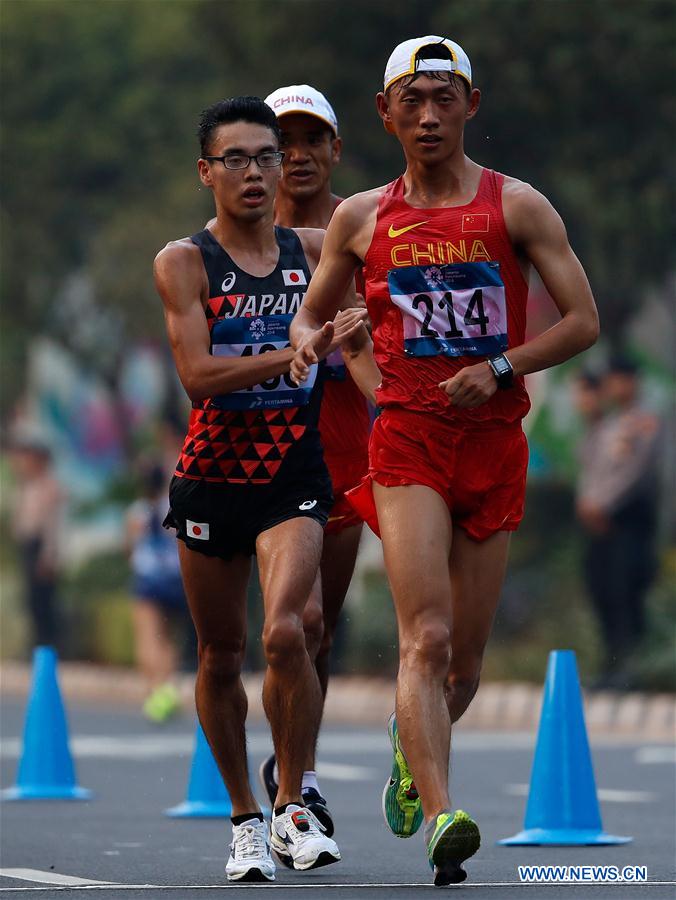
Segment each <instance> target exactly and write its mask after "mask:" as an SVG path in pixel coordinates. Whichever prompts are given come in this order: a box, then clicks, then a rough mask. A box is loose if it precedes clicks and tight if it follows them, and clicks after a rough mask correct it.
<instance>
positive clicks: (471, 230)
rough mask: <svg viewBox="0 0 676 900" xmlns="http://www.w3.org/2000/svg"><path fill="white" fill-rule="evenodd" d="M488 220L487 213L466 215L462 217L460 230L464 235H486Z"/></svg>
mask: <svg viewBox="0 0 676 900" xmlns="http://www.w3.org/2000/svg"><path fill="white" fill-rule="evenodd" d="M490 220H491V218H490V215H489V214H488V213H468V214H467V215H464V216H463V217H462V230H463V232H464V233H465V234H486V233H487V231H488V226H489V224H490Z"/></svg>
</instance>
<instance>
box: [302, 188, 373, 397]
mask: <svg viewBox="0 0 676 900" xmlns="http://www.w3.org/2000/svg"><path fill="white" fill-rule="evenodd" d="M363 206H364V201H363V195H359V196H357V197H351V198H350V199H349V200H345V201H344V202H343V203H341V205H340V206H339V207H338V209H337V210H336V211H335V213H334V214H333V218H332V219H331V222H330V223H329V227H328V229H327V232H326V236H325V238H324V244H323V247H322V251H321V258H320V261H319V265H318V266H317V269H316V271H315V272H314V274H313V276H312V281H311V282H310V287H309V290H308V292H307V294H306V295H305V298H304V300H303V303H302V304H301V307H300V309H299V310H298V313H297V314H296V316H295V318H294V320H293V322H292V323H291V329H290V332H289V334H290V340H291V344H292V346H293V347H295V348H296V351H297V352H296V355H295V357H294V360H293V363H292V365H291V375H292V377H293V378H294V380H295V381H296V382H297V383H300V382H302V381H305V379H306V378H307V375H308V372H309V367H310V366H311V365H312V364H313V363H314V362H316V361H317V360H318V359H319V357H320V356H321V355H323V354H325V353H326V352H327V348H329V347H330V346H331V345H332V344H333V345H335V344H336V343H342V342H343V341H344V340H346V339H348V338H349V337H351V336H352V334H354V333H355V332H356V331H357V330H358V328H359V326H360V324H361V322H362V321H363V320H364V319H365V318H366V310H364V309H363V308H360V306H359V305H357V301H356V299H352V300H351V301H350V300H349V299H346V297H347V298H350V297H354V291H353V287H352V282H353V280H354V273H355V272H356V270H357V268H358V267H359V265H360V264H361V261H362V258H363V257H361V256H360V255H359V253H358V252H356V250H355V246H354V244H355V233H356V232H358V230H359V229H360V228H361V227H362V226H363V224H364V218H363V209H362V207H363ZM346 307H351V308H350V309H348V310H347V313H348V315H347V316H346V317H342V318H341V319H340V320H337V321H336V322H335V324H334V321H333V320H334V317H336V314H337V313H338V311H339V309H341V308H346Z"/></svg>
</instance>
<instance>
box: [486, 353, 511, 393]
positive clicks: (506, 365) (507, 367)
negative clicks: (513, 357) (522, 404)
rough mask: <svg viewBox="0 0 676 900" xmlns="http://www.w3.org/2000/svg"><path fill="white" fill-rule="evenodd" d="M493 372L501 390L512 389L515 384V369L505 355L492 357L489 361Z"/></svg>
mask: <svg viewBox="0 0 676 900" xmlns="http://www.w3.org/2000/svg"><path fill="white" fill-rule="evenodd" d="M488 365H489V366H490V367H491V372H492V373H493V374H494V375H495V380H496V381H497V383H498V387H499V388H504V389H506V388H511V386H512V385H513V384H514V369H513V368H512V364H511V363H510V361H509V360H508V359H507V357H506V356H505V354H504V353H499V354H498V355H497V356H491V358H490V359H489V360H488Z"/></svg>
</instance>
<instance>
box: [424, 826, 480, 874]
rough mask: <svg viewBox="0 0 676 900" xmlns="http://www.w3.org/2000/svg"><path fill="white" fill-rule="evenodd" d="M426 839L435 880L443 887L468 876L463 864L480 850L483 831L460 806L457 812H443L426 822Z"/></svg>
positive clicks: (428, 856)
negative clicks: (481, 831) (480, 830)
mask: <svg viewBox="0 0 676 900" xmlns="http://www.w3.org/2000/svg"><path fill="white" fill-rule="evenodd" d="M425 843H426V844H427V858H428V860H429V864H430V866H431V867H432V869H434V884H435V886H436V887H443V886H444V885H446V884H458V882H460V881H464V880H465V878H467V872H465V870H464V869H463V868H462V866H461V865H460V864H461V863H462V862H464V861H465V860H466V859H469V857H470V856H473V855H474V854H475V853H476V852H477V850H478V849H479V847H480V845H481V835H480V834H479V827H478V825H477V824H476V822H475V821H474V820H473V819H471V818H470V817H469V816H468V815H467V813H466V812H463V811H462V810H461V809H459V810H457V812H456V813H455V815H452V814H451V813H440V814H439V815H438V816H437V818H436V820H435V821H432V822H429V823H428V824H427V825H426V826H425Z"/></svg>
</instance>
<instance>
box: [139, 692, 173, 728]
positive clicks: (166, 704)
mask: <svg viewBox="0 0 676 900" xmlns="http://www.w3.org/2000/svg"><path fill="white" fill-rule="evenodd" d="M180 709H181V698H180V695H179V693H178V691H177V690H176V688H175V687H174V685H173V684H169V683H166V684H161V685H160V686H159V687H156V688H155V690H154V691H153V692H152V694H151V695H150V696H149V697H148V699H147V700H146V702H145V703H144V704H143V712H144V713H145V715H146V718H148V719H150V720H151V722H158V723H159V722H166V721H167V719H170V718H171V716H173V715H175V714H176V713H177V712H179V710H180Z"/></svg>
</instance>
